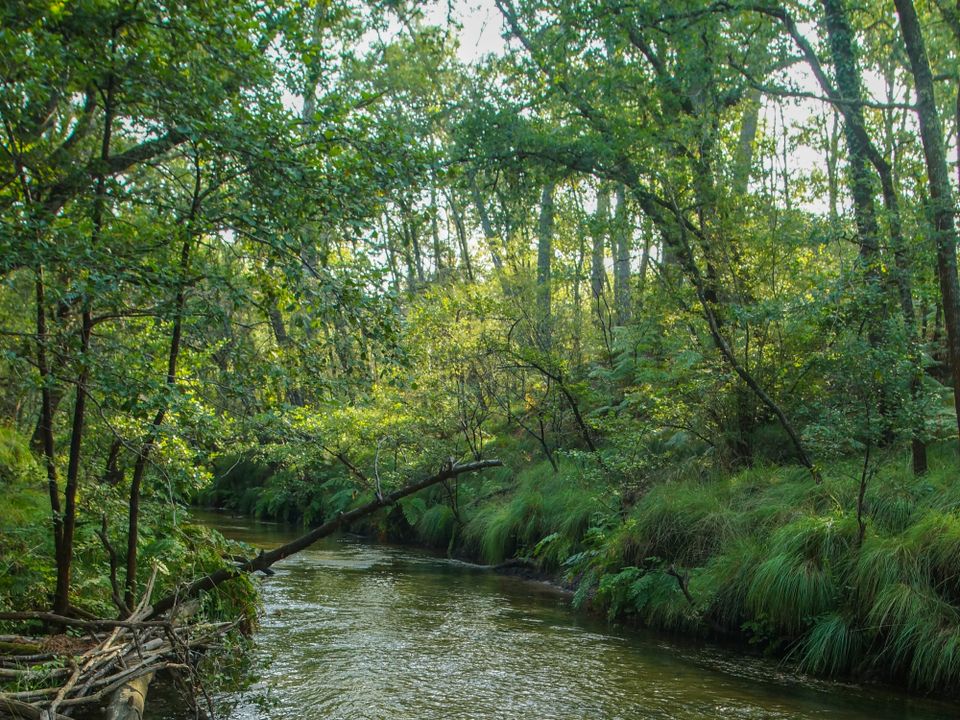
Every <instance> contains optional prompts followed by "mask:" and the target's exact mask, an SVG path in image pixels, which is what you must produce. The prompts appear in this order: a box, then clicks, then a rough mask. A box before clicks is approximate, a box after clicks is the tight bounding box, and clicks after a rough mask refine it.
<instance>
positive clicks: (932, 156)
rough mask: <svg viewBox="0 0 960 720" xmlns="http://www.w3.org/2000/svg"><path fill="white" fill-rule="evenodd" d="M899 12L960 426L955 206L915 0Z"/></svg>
mask: <svg viewBox="0 0 960 720" xmlns="http://www.w3.org/2000/svg"><path fill="white" fill-rule="evenodd" d="M894 4H895V5H896V7H897V14H898V15H899V17H900V31H901V33H902V35H903V40H904V44H905V46H906V49H907V57H909V58H910V68H911V70H912V72H913V79H914V85H915V87H916V92H917V116H918V119H919V121H920V139H921V142H922V143H923V155H924V159H925V161H926V166H927V180H928V184H929V189H930V203H931V205H932V208H931V209H932V213H931V215H932V218H933V233H934V244H935V246H936V250H937V274H938V276H939V280H940V295H941V297H942V299H943V318H944V324H945V325H946V329H947V355H948V358H949V361H950V370H951V372H952V375H953V391H954V392H953V395H954V407H955V409H956V411H957V423H958V431H960V283H958V281H957V242H958V237H957V229H956V226H955V225H954V213H955V212H956V206H955V204H954V200H953V191H952V189H951V187H950V176H949V171H948V169H947V156H946V149H945V147H944V142H943V132H942V129H941V125H940V115H939V113H938V111H937V102H936V97H935V95H934V88H933V74H932V73H931V71H930V62H929V61H928V60H927V51H926V47H925V45H924V41H923V34H922V32H921V29H920V20H919V19H918V17H917V11H916V8H915V7H914V5H913V0H894Z"/></svg>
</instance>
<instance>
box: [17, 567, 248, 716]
mask: <svg viewBox="0 0 960 720" xmlns="http://www.w3.org/2000/svg"><path fill="white" fill-rule="evenodd" d="M155 579H156V571H154V574H153V575H152V576H151V578H150V582H149V583H148V584H147V590H146V592H145V594H144V597H143V600H142V601H141V602H140V604H139V605H138V606H137V608H136V609H135V610H134V612H133V613H132V614H131V615H130V617H129V618H127V619H126V620H87V619H75V618H68V617H64V616H62V615H55V614H52V613H2V614H0V619H3V620H14V621H42V622H44V623H46V624H48V625H60V626H68V627H73V628H78V629H83V630H86V631H88V633H89V639H87V640H82V639H74V643H73V644H71V643H68V642H64V643H62V647H61V649H60V650H59V651H57V650H55V649H54V651H53V652H49V653H42V654H37V655H34V656H25V655H9V656H6V657H0V661H2V664H3V675H2V677H6V678H12V679H15V680H17V681H18V682H21V683H24V684H25V685H26V687H29V686H31V685H32V686H33V688H32V689H25V690H18V691H13V692H6V693H0V717H14V718H37V719H38V720H60V719H61V718H65V717H67V714H66V713H68V712H69V711H70V709H71V708H74V707H76V706H82V705H88V706H89V705H100V704H104V703H107V702H109V707H110V708H111V709H112V714H110V715H109V717H111V718H112V719H113V720H127V719H132V718H140V717H142V713H143V705H142V699H143V697H145V696H146V687H147V685H148V684H149V682H150V679H152V678H153V676H154V674H155V673H156V672H158V671H160V670H188V669H189V665H188V662H189V653H190V649H191V648H194V647H198V646H201V645H207V644H209V643H210V642H211V641H212V640H213V639H214V638H215V637H216V636H217V635H219V634H221V633H223V632H226V630H228V629H229V628H230V627H232V626H233V624H232V623H218V624H214V625H199V624H197V625H185V624H182V623H178V622H176V621H167V620H164V621H149V620H146V617H147V616H148V615H149V614H150V613H151V612H152V611H153V609H152V607H151V606H150V605H149V598H150V594H151V593H152V591H153V584H154V581H155ZM56 638H60V639H61V640H66V639H65V638H64V637H63V636H55V638H53V639H56ZM49 641H50V638H48V639H47V640H46V641H44V640H41V639H37V640H34V641H32V642H33V644H35V645H36V646H37V647H40V648H43V647H45V646H46V645H47V644H51V645H53V646H56V645H57V643H50V642H49ZM76 643H80V646H81V647H82V650H81V651H79V652H77V650H78V646H77V644H76ZM51 659H61V660H63V661H64V662H65V663H66V664H67V665H68V667H62V668H53V669H50V668H48V667H47V664H48V663H49V662H50V660H51ZM51 681H56V683H58V684H53V685H50V684H49V683H50V682H51ZM135 696H136V697H139V701H138V700H137V699H136V697H135Z"/></svg>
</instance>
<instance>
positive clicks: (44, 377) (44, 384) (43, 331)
mask: <svg viewBox="0 0 960 720" xmlns="http://www.w3.org/2000/svg"><path fill="white" fill-rule="evenodd" d="M36 294H37V370H38V371H39V373H40V422H38V423H37V430H38V434H39V436H40V447H41V449H42V451H43V460H44V465H45V466H46V470H47V490H48V492H49V494H50V512H51V515H52V516H53V518H52V519H53V547H54V553H55V556H56V557H57V558H58V559H59V557H60V545H61V543H62V542H63V516H62V515H61V509H60V486H59V483H58V480H57V461H56V453H55V448H54V444H53V403H52V402H51V398H50V369H49V366H48V364H47V316H46V289H45V287H44V284H43V267H42V266H41V267H39V268H37V280H36Z"/></svg>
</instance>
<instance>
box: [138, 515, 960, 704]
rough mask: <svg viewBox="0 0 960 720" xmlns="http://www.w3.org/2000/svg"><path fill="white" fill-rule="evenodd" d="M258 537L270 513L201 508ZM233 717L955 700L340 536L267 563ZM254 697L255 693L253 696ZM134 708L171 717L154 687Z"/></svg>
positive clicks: (271, 535)
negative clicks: (663, 627) (613, 621)
mask: <svg viewBox="0 0 960 720" xmlns="http://www.w3.org/2000/svg"><path fill="white" fill-rule="evenodd" d="M202 517H203V519H204V521H205V522H207V523H209V524H212V525H215V526H216V527H218V528H219V529H220V530H221V531H222V532H223V533H224V534H225V535H227V536H229V537H233V538H235V539H238V540H244V541H246V542H249V543H252V544H254V545H257V546H259V547H264V548H269V547H275V546H277V545H279V544H281V543H283V542H285V541H287V540H288V539H290V538H291V537H292V536H293V534H294V533H293V531H292V530H290V529H286V528H283V527H281V526H277V525H269V524H263V523H256V522H254V521H251V520H247V519H236V518H226V517H223V516H206V515H204V516H202ZM274 568H275V570H276V575H274V576H273V577H268V578H265V579H264V580H263V581H262V590H263V599H264V605H265V614H264V617H263V620H262V624H261V627H260V629H259V631H258V633H257V637H256V649H255V650H254V655H253V662H254V664H255V666H256V667H257V670H258V674H259V676H260V678H261V679H260V682H259V683H257V685H256V686H254V688H252V689H251V690H250V691H247V692H246V693H244V694H242V695H241V694H238V695H236V696H235V697H233V698H232V700H233V701H235V702H236V703H237V705H236V707H235V709H234V710H233V711H232V713H231V717H232V718H240V719H243V720H260V719H261V718H263V719H266V718H270V719H271V720H286V719H288V718H289V719H293V718H297V719H298V720H321V719H323V720H368V719H369V720H381V719H383V720H386V719H387V718H390V719H391V720H408V719H409V720H419V719H421V718H422V719H431V718H438V719H440V718H443V719H450V720H480V719H481V718H482V719H498V718H503V719H507V718H510V719H514V718H534V719H537V720H573V719H578V720H579V719H583V718H596V719H598V720H599V719H610V720H615V719H620V718H623V719H624V720H626V719H627V718H630V719H637V718H657V719H659V718H663V719H677V720H693V719H694V718H698V719H699V718H703V719H707V718H710V719H713V718H730V719H738V718H765V719H770V720H774V719H781V718H782V719H784V720H786V719H787V718H789V719H791V720H797V719H803V718H844V719H849V720H893V719H898V720H927V719H932V718H948V717H958V716H960V711H958V710H960V709H958V708H957V706H954V705H949V704H945V703H937V702H933V701H930V700H924V699H922V698H913V697H910V696H908V695H906V694H902V693H898V692H894V691H890V690H887V689H881V688H875V687H861V686H855V685H840V684H836V683H827V682H822V681H817V680H813V679H811V678H807V677H803V676H799V675H796V674H794V673H792V672H790V671H789V670H787V669H786V668H784V667H782V666H780V665H778V664H777V663H774V662H771V661H766V660H762V659H757V658H745V657H743V656H742V655H741V654H738V653H736V652H733V651H730V650H726V649H721V648H718V647H716V646H712V645H707V644H700V643H689V642H683V641H680V640H676V639H666V638H664V637H662V636H658V635H655V634H647V633H641V632H634V631H627V630H623V629H617V628H614V627H611V626H609V625H608V624H607V623H605V622H603V621H602V620H599V619H597V618H591V617H587V616H585V615H583V614H577V613H574V612H572V611H571V610H570V608H569V597H568V596H567V595H565V594H563V593H561V592H559V591H557V590H555V589H553V588H551V587H550V586H548V585H545V584H542V583H536V582H531V581H527V580H522V579H519V578H512V577H504V576H498V575H494V574H491V573H488V572H484V571H481V570H477V569H473V568H471V567H469V566H467V565H464V564H462V563H457V562H452V561H449V560H446V559H443V558H438V557H435V556H432V555H430V554H429V553H426V552H422V551H418V550H414V549H409V548H397V547H392V546H384V545H376V544H370V543H366V542H363V541H360V540H358V539H353V538H338V539H332V540H328V541H325V542H323V543H321V544H318V545H316V546H314V547H313V548H311V549H309V550H307V551H305V552H302V553H300V554H298V555H295V556H293V557H291V558H288V559H286V560H284V561H282V562H281V563H278V564H277V565H276V566H274ZM264 694H265V695H266V696H267V698H268V700H269V703H268V704H267V705H266V706H263V704H262V702H260V701H259V700H258V696H261V699H262V696H263V695H264ZM147 705H148V718H151V719H152V720H169V719H170V718H173V717H175V712H174V711H173V710H172V709H171V707H170V704H169V702H168V701H167V700H166V699H164V698H163V696H162V693H159V694H158V695H156V696H155V701H154V702H152V703H151V702H148V703H147Z"/></svg>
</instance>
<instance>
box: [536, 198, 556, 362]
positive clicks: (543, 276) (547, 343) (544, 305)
mask: <svg viewBox="0 0 960 720" xmlns="http://www.w3.org/2000/svg"><path fill="white" fill-rule="evenodd" d="M553 191H554V184H553V183H552V182H549V183H547V184H546V185H544V186H543V192H542V193H541V194H540V223H539V227H538V233H537V328H538V331H537V335H538V337H539V340H540V344H541V345H542V347H543V349H544V350H549V349H550V347H551V345H552V339H553V338H552V335H553V332H552V331H553V326H552V325H553V320H552V318H551V312H552V307H551V304H552V302H551V301H552V298H551V287H550V285H551V280H550V274H551V270H552V267H551V266H552V264H553Z"/></svg>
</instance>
